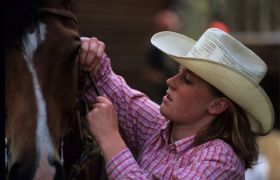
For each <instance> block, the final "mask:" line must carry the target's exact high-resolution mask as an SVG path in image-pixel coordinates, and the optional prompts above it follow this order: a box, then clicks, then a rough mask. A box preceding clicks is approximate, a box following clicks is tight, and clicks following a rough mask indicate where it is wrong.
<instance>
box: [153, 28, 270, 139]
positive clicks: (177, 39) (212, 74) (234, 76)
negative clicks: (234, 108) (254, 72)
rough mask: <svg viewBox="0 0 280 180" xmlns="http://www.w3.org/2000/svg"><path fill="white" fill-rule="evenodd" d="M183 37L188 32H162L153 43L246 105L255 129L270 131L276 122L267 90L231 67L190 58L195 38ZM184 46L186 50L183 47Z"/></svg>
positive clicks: (257, 130)
mask: <svg viewBox="0 0 280 180" xmlns="http://www.w3.org/2000/svg"><path fill="white" fill-rule="evenodd" d="M182 36H184V35H181V34H178V33H174V32H161V33H157V34H155V35H154V36H153V37H152V39H151V43H152V44H153V45H154V46H155V47H157V48H158V49H159V50H161V51H162V52H164V53H165V54H167V55H169V56H170V57H171V58H172V59H174V60H175V61H176V62H178V63H179V64H181V65H182V66H183V67H186V68H188V69H189V70H191V71H192V72H193V73H195V74H196V75H198V76H200V77H201V78H202V79H204V80H205V81H207V82H209V83H210V84H212V85H213V86H214V87H216V88H217V89H219V90H220V91H221V92H223V93H224V94H225V95H226V96H228V97H229V98H230V99H231V100H232V101H234V102H235V103H237V104H238V105H239V106H240V107H242V108H243V109H244V110H245V112H246V113H247V116H248V118H249V121H250V124H251V130H252V131H253V132H255V133H258V134H267V133H268V132H269V131H270V130H271V129H272V127H273V124H274V110H273V106H272V104H271V101H270V99H269V98H268V96H267V94H266V93H265V92H264V90H263V89H262V88H261V87H260V86H259V85H258V84H257V83H255V82H254V81H252V80H251V79H249V78H248V77H246V76H245V75H243V74H241V73H240V72H238V71H236V70H234V69H231V68H229V67H228V66H225V65H223V64H220V63H216V62H213V61H210V60H207V59H201V58H193V57H187V56H186V55H187V52H188V51H189V49H190V48H191V47H192V46H193V45H194V43H195V41H194V40H192V39H190V38H188V37H186V36H184V37H183V38H182ZM183 47H185V49H182V48H183Z"/></svg>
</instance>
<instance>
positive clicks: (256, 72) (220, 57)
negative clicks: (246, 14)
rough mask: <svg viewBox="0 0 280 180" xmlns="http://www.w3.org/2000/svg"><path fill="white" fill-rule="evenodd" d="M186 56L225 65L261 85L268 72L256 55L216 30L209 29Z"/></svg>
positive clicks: (227, 35)
mask: <svg viewBox="0 0 280 180" xmlns="http://www.w3.org/2000/svg"><path fill="white" fill-rule="evenodd" d="M185 56H186V57H193V58H201V59H207V60H209V61H213V62H216V63H221V64H224V65H226V66H228V67H230V68H231V69H235V70H237V71H239V72H241V73H242V74H244V75H245V76H247V77H248V78H250V79H251V80H253V81H254V82H255V83H259V82H260V81H261V80H262V79H263V77H264V76H265V74H266V71H267V66H266V64H265V63H264V62H263V61H262V60H261V59H260V58H259V57H258V56H257V55H256V54H255V53H253V52H252V51H251V50H250V49H248V48H247V47H246V46H244V45H243V44H241V43H240V42H239V41H237V40H236V39H235V38H233V37H232V36H230V35H229V34H227V33H225V32H223V31H221V30H219V29H216V28H210V29H208V30H207V31H206V32H205V33H204V34H203V35H202V36H201V37H200V38H199V40H198V41H197V42H196V43H195V44H194V46H193V47H192V48H191V49H190V51H188V53H187V54H186V55H185Z"/></svg>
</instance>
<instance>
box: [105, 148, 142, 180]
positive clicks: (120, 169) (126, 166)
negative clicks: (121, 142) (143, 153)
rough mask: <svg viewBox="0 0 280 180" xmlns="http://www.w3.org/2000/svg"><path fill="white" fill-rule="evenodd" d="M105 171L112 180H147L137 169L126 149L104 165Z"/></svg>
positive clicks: (138, 168)
mask: <svg viewBox="0 0 280 180" xmlns="http://www.w3.org/2000/svg"><path fill="white" fill-rule="evenodd" d="M106 171H107V175H108V177H109V178H110V179H112V180H123V179H131V180H134V179H137V180H138V179H139V180H145V179H147V174H146V173H145V172H144V171H143V170H142V169H141V168H140V167H139V165H138V164H137V162H136V161H135V159H134V158H133V155H132V154H131V152H130V150H129V149H128V148H125V149H123V150H122V151H120V152H119V153H118V154H117V155H116V156H114V157H113V159H112V160H111V161H110V162H108V163H107V164H106Z"/></svg>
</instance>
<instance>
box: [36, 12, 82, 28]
mask: <svg viewBox="0 0 280 180" xmlns="http://www.w3.org/2000/svg"><path fill="white" fill-rule="evenodd" d="M39 13H40V14H51V15H54V16H58V17H62V18H65V19H70V20H72V21H73V22H75V24H76V25H77V24H78V20H77V17H76V16H75V15H74V14H73V13H72V12H70V11H68V10H64V9H56V8H40V10H39Z"/></svg>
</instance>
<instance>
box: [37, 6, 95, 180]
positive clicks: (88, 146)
mask: <svg viewBox="0 0 280 180" xmlns="http://www.w3.org/2000/svg"><path fill="white" fill-rule="evenodd" d="M39 12H40V14H51V15H53V16H58V17H61V18H65V19H69V20H72V21H73V22H74V23H75V25H77V24H78V21H77V18H76V16H75V15H74V14H73V13H71V12H70V11H68V10H63V9H55V8H41V9H40V11H39ZM83 73H84V74H83V75H86V76H87V78H88V79H89V81H90V85H91V87H93V88H94V89H95V91H96V94H97V95H100V93H99V91H98V89H97V88H96V83H95V82H94V80H93V79H92V78H91V77H90V74H89V72H83ZM89 111H90V108H89V105H88V103H87V101H86V98H85V97H84V92H83V91H79V92H78V95H77V99H76V106H75V111H74V112H75V113H74V114H75V115H76V118H77V120H78V123H79V129H80V136H81V141H82V145H83V151H82V153H81V155H80V158H79V159H78V160H77V161H76V163H75V164H74V165H72V168H71V170H70V173H69V177H70V178H71V179H77V177H78V175H79V174H80V173H81V172H82V170H83V169H84V168H85V167H86V165H87V163H88V162H89V161H90V160H91V158H92V157H94V156H96V155H99V154H100V148H99V146H98V144H97V142H96V141H95V140H94V138H93V137H92V136H91V133H90V131H89V128H88V124H87V120H86V118H85V117H86V114H87V113H88V112H89ZM74 119H75V118H74ZM71 124H72V123H71V122H70V129H71ZM60 157H61V162H62V163H63V161H64V159H63V140H62V141H61V145H60Z"/></svg>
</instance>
